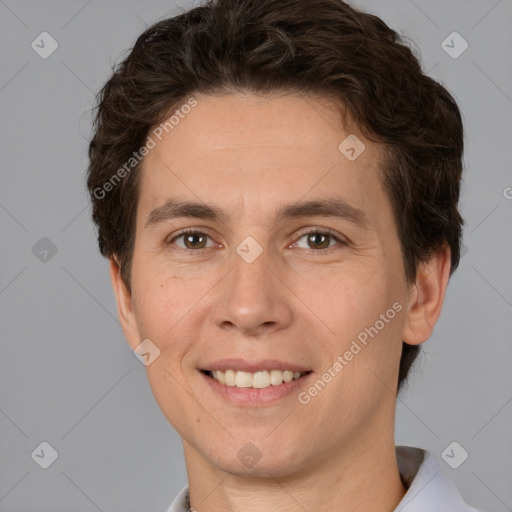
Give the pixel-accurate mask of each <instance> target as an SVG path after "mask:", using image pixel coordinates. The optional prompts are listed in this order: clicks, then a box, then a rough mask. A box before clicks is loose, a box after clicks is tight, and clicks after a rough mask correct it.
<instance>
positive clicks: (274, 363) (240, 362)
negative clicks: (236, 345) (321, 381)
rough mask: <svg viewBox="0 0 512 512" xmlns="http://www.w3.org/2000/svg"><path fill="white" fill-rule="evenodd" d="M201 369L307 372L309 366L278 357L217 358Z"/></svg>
mask: <svg viewBox="0 0 512 512" xmlns="http://www.w3.org/2000/svg"><path fill="white" fill-rule="evenodd" d="M201 369H202V370H210V371H216V370H222V371H225V370H240V371H244V372H251V373H254V372H258V371H262V370H267V371H271V370H281V371H283V372H284V371H286V370H291V371H292V372H309V371H311V369H310V368H307V367H305V366H302V365H300V364H296V363H289V362H286V361H281V360H279V359H262V360H260V361H246V360H245V359H219V360H218V361H213V362H212V363H207V364H205V365H204V366H202V367H201Z"/></svg>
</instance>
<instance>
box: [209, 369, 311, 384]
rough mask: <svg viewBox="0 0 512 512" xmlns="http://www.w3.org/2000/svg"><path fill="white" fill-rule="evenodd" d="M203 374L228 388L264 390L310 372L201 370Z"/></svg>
mask: <svg viewBox="0 0 512 512" xmlns="http://www.w3.org/2000/svg"><path fill="white" fill-rule="evenodd" d="M203 373H205V374H206V375H208V376H209V377H211V378H212V379H215V380H216V381H217V382H220V383H221V384H224V385H225V386H229V387H237V388H255V389H265V388H268V387H270V386H279V385H281V384H283V383H288V382H292V381H293V380H297V379H300V378H301V377H302V376H304V375H306V374H308V373H310V372H294V371H292V370H284V371H282V370H270V371H269V370H260V371H256V372H246V371H242V370H231V369H228V370H213V371H210V370H203Z"/></svg>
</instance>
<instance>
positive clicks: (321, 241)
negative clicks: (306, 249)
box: [306, 233, 331, 249]
mask: <svg viewBox="0 0 512 512" xmlns="http://www.w3.org/2000/svg"><path fill="white" fill-rule="evenodd" d="M306 236H307V237H308V244H309V245H310V247H311V248H313V249H327V248H328V247H329V242H330V240H331V235H328V234H326V233H310V234H309V235H306ZM326 241H327V243H326Z"/></svg>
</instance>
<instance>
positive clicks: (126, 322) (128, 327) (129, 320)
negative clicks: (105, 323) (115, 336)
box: [110, 257, 140, 350]
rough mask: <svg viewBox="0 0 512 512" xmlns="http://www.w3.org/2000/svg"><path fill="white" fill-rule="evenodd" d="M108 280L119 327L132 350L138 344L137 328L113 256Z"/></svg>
mask: <svg viewBox="0 0 512 512" xmlns="http://www.w3.org/2000/svg"><path fill="white" fill-rule="evenodd" d="M110 280H111V281H112V288H113V289H114V294H115V297H116V302H117V315H118V317H119V322H120V323H121V328H122V329H123V333H124V335H125V337H126V340H127V341H128V344H129V345H130V347H131V348H132V350H134V349H135V348H136V347H137V346H138V345H140V339H139V329H138V326H137V322H136V320H135V314H134V311H133V303H132V296H131V294H130V292H129V291H128V289H127V288H126V285H125V284H124V281H123V279H122V277H121V269H120V266H119V264H118V262H117V260H116V259H115V258H114V257H111V258H110Z"/></svg>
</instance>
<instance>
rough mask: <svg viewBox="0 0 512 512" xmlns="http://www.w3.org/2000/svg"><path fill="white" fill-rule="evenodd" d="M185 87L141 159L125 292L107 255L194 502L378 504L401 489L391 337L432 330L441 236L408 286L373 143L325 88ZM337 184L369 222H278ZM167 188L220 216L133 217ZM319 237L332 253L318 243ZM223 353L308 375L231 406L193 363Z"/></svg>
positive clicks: (443, 266) (219, 505) (346, 507)
mask: <svg viewBox="0 0 512 512" xmlns="http://www.w3.org/2000/svg"><path fill="white" fill-rule="evenodd" d="M194 97H195V98H196V99H197V101H198V104H197V106H196V107H195V108H194V109H192V111H191V112H190V113H189V114H188V115H187V116H185V118H184V119H183V120H181V121H180V123H179V125H177V126H176V127H175V128H174V129H173V130H172V131H171V132H169V134H168V135H166V136H164V138H163V139H162V141H161V142H159V143H158V144H157V146H156V147H155V148H154V149H152V150H151V151H150V152H149V154H148V155H147V156H146V157H145V160H144V164H143V169H142V180H141V193H140V199H139V204H138V209H137V221H136V238H135V248H134V256H133V263H132V280H131V286H132V293H131V294H130V293H128V291H127V288H126V287H125V285H124V283H123V282H122V279H121V277H120V271H119V268H118V266H117V264H116V261H115V259H114V258H112V259H111V263H110V271H111V278H112V284H113V287H114V291H115V294H116V299H117V304H118V313H119V317H120V321H121V324H122V327H123V331H124V333H125V336H126V338H127V340H128V343H129V344H130V347H131V348H132V349H135V348H136V347H137V346H138V345H139V344H140V343H141V341H142V340H143V339H146V338H149V339H150V340H151V341H152V342H153V343H154V344H155V345H157V346H158V348H159V350H160V356H159V357H158V358H157V359H155V361H154V362H153V363H152V364H150V365H149V366H147V367H146V371H147V376H148V379H149V383H150V385H151V388H152V391H153V393H154V395H155V398H156V400H157V402H158V404H159V406H160V408H161V409H162V412H163V413H164V415H165V416H166V418H167V419H168V421H169V422H170V423H171V424H172V425H173V427H174V428H175V429H176V430H177V431H178V433H179V434H180V435H181V437H182V439H183V446H184V454H185V460H186V464H187V472H188V478H189V488H190V496H191V506H192V507H194V508H195V509H197V510H198V511H199V512H210V511H211V512H213V511H216V510H226V511H235V510H236V511H252V510H258V511H259V510H275V511H292V510H294V511H296V510H300V509H304V510H309V511H312V510H315V511H324V510H325V511H331V510H339V511H351V512H354V511H363V510H364V511H366V512H372V511H382V512H384V511H391V510H393V509H394V508H395V507H396V506H397V505H398V503H399V502H400V500H401V499H402V497H403V495H404V494H405V492H406V489H405V488H404V486H403V484H402V482H401V480H400V477H399V473H398V467H397V462H396V457H395V445H394V416H395V402H396V387H397V381H398V368H399V360H400V354H401V346H402V340H404V341H406V342H407V343H409V344H419V343H422V342H424V341H425V340H426V339H427V338H428V337H429V336H430V334H431V333H432V329H433V326H434V325H435V323H436V321H437V319H438V317H439V314H440V312H441V308H442V303H443V299H444V294H445V290H446V286H447V283H448V279H449V270H450V253H449V249H448V248H445V249H444V250H441V251H439V252H437V253H436V254H435V255H434V256H433V257H432V260H431V261H429V262H427V263H424V264H421V265H419V267H418V275H417V279H416V282H415V283H407V282H406V280H405V278H404V265H403V261H402V256H401V248H400V242H399V239H398V235H397V229H396V224H395V222H394V219H393V215H392V211H391V206H390V202H389V199H388V197H387V195H386V193H385V191H384V189H383V188H382V186H381V180H380V170H379V166H380V164H381V151H382V148H381V147H380V146H379V144H376V143H372V142H370V141H368V140H367V139H365V138H364V137H363V136H362V135H360V134H358V133H356V132H354V131H348V130H345V129H344V127H343V126H342V123H341V117H340V114H339V109H338V108H337V107H336V106H335V105H334V104H332V103H330V102H328V101H327V100H326V99H322V98H316V97H300V96H298V95H292V94H290V95H279V96H276V95H274V96H272V97H262V96H255V95H251V94H240V93H237V94H233V93H231V94H226V95H219V96H202V95H194ZM349 133H356V135H357V136H358V137H359V139H360V140H361V141H363V142H364V144H365V146H366V149H365V151H364V152H363V153H362V154H361V155H360V156H359V157H358V158H357V159H356V160H355V161H353V162H351V161H349V160H348V159H347V158H346V157H345V156H344V155H343V154H342V153H341V152H340V151H339V149H338V145H339V144H340V143H341V142H342V141H343V140H344V139H345V138H346V137H347V135H348V134H349ZM333 195H336V196H337V197H341V198H343V199H344V200H345V201H347V202H349V203H350V204H351V205H353V206H355V207H357V208H359V209H361V210H362V211H363V212H364V213H365V214H366V215H367V217H368V219H369V221H370V223H369V227H368V229H364V228H362V227H361V226H356V225H354V224H353V223H351V222H349V221H348V220H346V219H340V218H330V217H322V216H314V217H313V216H309V217H301V218H296V219H291V220H290V219H288V220H284V221H282V222H278V223H276V221H275V217H274V215H275V210H276V207H278V206H280V205H282V204H287V203H291V202H294V201H300V200H310V199H313V198H314V199H322V198H327V197H333ZM171 196H172V197H178V198H180V199H187V200H193V201H199V202H207V203H208V204H214V205H216V206H217V207H219V208H222V209H223V210H224V211H225V212H226V219H225V220H224V222H221V221H219V220H209V219H197V218H196V219H194V218H177V219H170V220H166V221H164V222H161V223H159V224H156V225H153V226H151V227H149V228H145V223H146V219H147V218H148V215H149V214H150V212H151V211H152V210H153V209H154V208H156V207H158V206H161V205H162V204H164V203H165V202H166V200H167V199H168V198H170V197H171ZM314 227H318V228H322V229H323V230H324V229H330V230H332V232H334V233H335V236H337V237H338V238H339V239H340V240H345V241H346V242H347V243H345V244H341V243H339V242H337V240H336V239H333V238H330V239H327V241H326V242H325V243H323V241H322V240H320V241H316V242H315V237H314V236H312V237H308V236H306V235H305V234H304V232H305V233H307V231H309V230H310V229H309V228H314ZM183 228H197V230H199V231H201V232H202V233H205V234H206V235H208V237H209V238H206V240H207V242H206V246H207V247H206V248H202V249H197V248H195V247H196V246H194V245H193V244H190V243H189V244H188V245H186V237H181V238H175V236H176V235H175V234H176V233H177V232H178V231H179V230H180V229H183ZM338 235H339V236H338ZM248 236H251V237H253V238H254V239H255V240H257V242H258V243H259V244H260V246H261V247H262V249H263V252H262V253H261V255H260V256H259V257H258V258H257V259H256V260H255V261H254V262H252V263H247V262H246V261H245V260H244V259H242V258H241V257H240V256H239V255H238V254H237V252H236V248H237V246H238V245H239V244H240V242H242V241H243V240H244V239H245V238H246V237H248ZM329 240H330V241H329ZM199 242H201V239H200V240H199ZM193 243H195V244H197V243H198V242H197V239H196V240H193ZM318 244H321V247H320V248H326V247H328V249H327V252H324V253H319V252H318V251H319V249H318V248H317V245H318ZM202 247H204V245H203V246H202ZM180 251H181V252H180ZM187 251H188V252H187ZM397 302H398V303H399V304H401V305H402V310H401V312H400V313H399V314H397V315H396V316H395V318H393V319H392V320H391V321H389V322H388V323H386V325H385V327H384V328H383V329H381V330H380V331H379V333H378V335H377V336H375V337H374V338H373V339H370V340H369V342H368V344H367V346H365V347H364V348H363V349H362V350H361V351H360V352H359V353H358V354H357V355H356V356H354V358H353V359H352V361H350V362H349V363H348V364H347V365H346V366H345V367H344V368H343V370H342V371H341V372H339V373H338V374H337V375H336V377H335V378H333V379H332V380H331V381H330V382H329V383H328V384H327V385H326V386H325V388H324V389H323V390H322V391H321V392H320V393H318V394H317V396H315V397H312V398H311V401H310V402H309V403H308V404H306V405H304V404H301V403H300V402H299V400H298V399H297V394H298V391H304V390H307V389H308V387H309V386H310V385H311V384H312V383H313V382H315V381H316V380H317V379H318V378H320V377H321V375H322V374H323V373H324V372H325V371H326V370H327V369H328V368H329V367H332V365H333V362H334V361H336V358H337V357H338V356H339V355H343V354H344V353H345V352H346V351H347V350H348V349H349V348H350V345H351V342H352V340H354V339H356V337H357V335H358V334H359V333H360V332H361V331H363V330H364V329H365V328H368V327H370V326H373V325H374V324H375V322H376V321H377V320H378V319H379V318H380V315H381V314H383V313H385V312H386V311H387V310H388V309H389V308H391V307H392V305H393V304H394V303H397ZM232 357H239V358H243V359H247V360H249V361H251V360H254V359H281V360H285V361H289V362H294V363H297V364H301V365H304V366H306V367H308V368H310V369H311V370H312V371H313V374H312V375H313V377H311V376H310V377H308V379H309V380H308V382H309V384H307V385H302V387H300V388H299V389H298V391H297V392H294V393H292V394H291V395H289V396H287V397H284V398H282V399H280V400H277V401H275V402H272V403H270V404H266V405H265V406H261V407H240V406H237V405H234V404H232V403H230V402H227V401H226V400H225V399H224V398H222V397H221V396H220V395H219V394H217V393H215V392H214V391H212V390H211V389H210V387H209V386H208V385H206V384H205V378H204V377H203V376H202V375H201V374H200V372H199V368H205V365H207V363H208V362H212V361H214V360H217V359H223V358H232ZM249 442H250V443H252V444H254V445H255V446H256V447H257V450H258V451H259V453H260V454H261V458H260V459H259V461H258V462H257V463H256V464H255V465H254V466H252V467H248V466H246V465H245V464H243V463H242V462H241V460H240V459H239V457H238V456H237V454H238V452H239V450H241V449H243V447H244V446H245V445H246V444H247V443H249Z"/></svg>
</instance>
